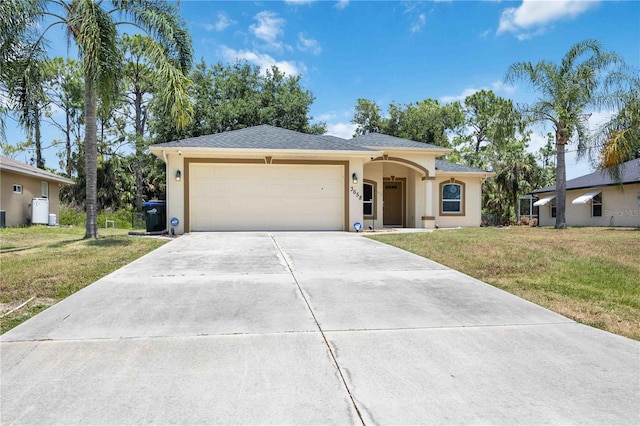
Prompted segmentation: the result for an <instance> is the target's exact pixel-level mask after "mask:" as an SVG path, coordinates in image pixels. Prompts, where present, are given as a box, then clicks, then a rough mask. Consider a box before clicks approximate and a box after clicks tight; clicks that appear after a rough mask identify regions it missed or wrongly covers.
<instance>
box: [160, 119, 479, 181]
mask: <svg viewBox="0 0 640 426" xmlns="http://www.w3.org/2000/svg"><path fill="white" fill-rule="evenodd" d="M152 148H153V149H162V148H217V149H265V150H269V149H277V150H287V149H291V150H314V151H351V152H375V151H377V149H376V148H418V149H427V150H429V149H432V150H437V151H439V152H436V154H438V155H440V154H442V153H443V151H444V152H447V151H449V149H447V148H443V147H441V146H436V145H431V144H428V143H423V142H416V141H412V140H409V139H403V138H397V137H395V136H389V135H383V134H382V133H368V134H366V135H363V136H358V137H357V138H354V139H349V140H347V139H342V138H339V137H336V136H330V135H310V134H307V133H300V132H296V131H293V130H287V129H283V128H280V127H274V126H270V125H268V124H262V125H260V126H254V127H247V128H245V129H240V130H232V131H229V132H222V133H214V134H212V135H205V136H198V137H195V138H188V139H182V140H178V141H173V142H167V143H161V144H156V145H152ZM436 170H442V171H446V172H456V173H488V172H486V171H485V170H481V169H477V168H474V167H467V166H462V165H460V164H454V163H450V162H448V161H444V160H436Z"/></svg>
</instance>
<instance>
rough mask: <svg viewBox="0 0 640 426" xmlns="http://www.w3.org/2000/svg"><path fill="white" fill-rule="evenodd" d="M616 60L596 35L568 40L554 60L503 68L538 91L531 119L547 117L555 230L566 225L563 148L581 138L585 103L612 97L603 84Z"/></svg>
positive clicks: (512, 78)
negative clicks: (552, 136)
mask: <svg viewBox="0 0 640 426" xmlns="http://www.w3.org/2000/svg"><path fill="white" fill-rule="evenodd" d="M618 64H622V60H621V59H620V58H619V57H618V56H617V55H616V54H615V53H613V52H608V51H605V50H603V48H602V46H601V45H600V43H599V42H597V41H596V40H585V41H582V42H579V43H576V44H574V45H573V46H572V47H571V48H570V49H569V51H568V52H567V53H566V54H565V55H564V57H563V58H562V61H561V62H560V63H559V64H556V63H553V62H550V61H540V62H538V63H536V64H532V63H531V62H517V63H515V64H513V65H511V66H510V67H509V70H508V71H507V75H506V77H505V80H506V81H507V82H514V81H515V80H517V79H525V80H528V81H529V83H530V84H531V86H532V87H533V88H534V89H535V90H536V91H537V92H538V94H539V95H540V98H539V100H538V101H537V102H535V103H533V104H532V105H529V106H528V107H526V108H525V111H524V113H525V115H527V116H529V117H530V118H531V119H532V120H533V121H549V122H551V124H552V126H553V129H554V132H555V142H556V149H557V152H556V224H555V227H556V229H564V228H566V227H567V223H566V220H565V205H566V180H567V178H566V165H565V147H566V145H567V144H568V143H569V142H570V141H571V140H572V139H573V138H577V142H578V145H584V144H586V143H587V136H588V128H587V119H588V118H589V115H588V114H587V111H588V109H589V108H593V107H601V106H603V105H608V104H609V103H610V102H611V101H612V97H611V96H608V95H607V94H606V91H605V89H606V87H605V85H604V84H603V83H604V81H605V79H606V78H607V77H609V76H613V75H614V74H613V73H609V75H607V71H609V70H610V69H611V67H612V66H614V65H618Z"/></svg>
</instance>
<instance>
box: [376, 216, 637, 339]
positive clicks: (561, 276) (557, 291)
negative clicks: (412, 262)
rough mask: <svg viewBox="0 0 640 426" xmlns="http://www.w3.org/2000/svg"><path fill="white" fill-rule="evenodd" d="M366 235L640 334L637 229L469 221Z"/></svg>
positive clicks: (570, 313) (580, 317) (600, 324)
mask: <svg viewBox="0 0 640 426" xmlns="http://www.w3.org/2000/svg"><path fill="white" fill-rule="evenodd" d="M370 238H372V239H375V240H377V241H381V242H383V243H386V244H390V245H393V246H396V247H399V248H401V249H404V250H407V251H410V252H412V253H415V254H417V255H420V256H423V257H426V258H429V259H431V260H434V261H436V262H438V263H441V264H443V265H445V266H448V267H450V268H453V269H456V270H458V271H460V272H463V273H465V274H467V275H470V276H472V277H474V278H477V279H479V280H481V281H484V282H487V283H489V284H491V285H493V286H495V287H498V288H500V289H503V290H505V291H508V292H510V293H512V294H515V295H516V296H519V297H521V298H523V299H526V300H529V301H531V302H533V303H536V304H538V305H541V306H543V307H545V308H547V309H550V310H552V311H554V312H557V313H559V314H561V315H564V316H566V317H568V318H571V319H573V320H575V321H577V322H580V323H583V324H587V325H590V326H593V327H597V328H600V329H603V330H606V331H609V332H611V333H615V334H619V335H622V336H626V337H629V338H632V339H635V340H640V282H639V281H638V277H640V230H639V229H629V228H569V229H566V230H556V229H553V228H530V227H511V228H467V229H440V230H436V231H434V232H431V233H412V234H411V233H410V234H400V233H398V234H394V233H388V234H380V235H373V236H370Z"/></svg>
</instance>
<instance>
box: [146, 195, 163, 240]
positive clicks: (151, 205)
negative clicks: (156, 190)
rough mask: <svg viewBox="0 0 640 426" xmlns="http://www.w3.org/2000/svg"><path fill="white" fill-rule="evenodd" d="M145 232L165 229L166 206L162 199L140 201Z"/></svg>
mask: <svg viewBox="0 0 640 426" xmlns="http://www.w3.org/2000/svg"><path fill="white" fill-rule="evenodd" d="M142 210H143V211H144V220H145V222H146V224H147V232H159V231H164V230H165V229H167V208H166V202H165V201H163V200H151V201H147V202H146V203H142Z"/></svg>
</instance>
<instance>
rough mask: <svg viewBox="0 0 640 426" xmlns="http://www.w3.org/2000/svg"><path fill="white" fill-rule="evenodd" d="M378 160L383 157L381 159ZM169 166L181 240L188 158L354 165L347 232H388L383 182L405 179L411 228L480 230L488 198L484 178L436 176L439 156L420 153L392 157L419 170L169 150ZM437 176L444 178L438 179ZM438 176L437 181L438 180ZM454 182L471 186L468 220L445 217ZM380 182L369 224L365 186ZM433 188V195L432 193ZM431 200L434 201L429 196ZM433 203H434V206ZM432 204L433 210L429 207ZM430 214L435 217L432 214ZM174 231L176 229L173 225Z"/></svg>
mask: <svg viewBox="0 0 640 426" xmlns="http://www.w3.org/2000/svg"><path fill="white" fill-rule="evenodd" d="M376 155H377V154H376ZM164 156H165V159H166V162H167V221H170V220H171V218H173V217H175V218H177V219H178V220H179V221H180V224H179V225H178V226H176V227H173V228H174V231H175V232H176V233H177V234H182V233H184V232H185V228H184V225H185V219H186V218H185V214H186V209H185V207H186V206H185V205H184V191H185V178H186V177H187V175H188V173H185V158H194V159H195V158H210V157H212V156H213V157H216V158H230V159H241V158H246V159H264V158H265V157H266V156H273V159H274V160H287V159H289V160H300V159H304V160H312V161H323V160H334V161H335V160H338V161H345V160H346V161H348V164H349V166H348V179H349V180H348V182H347V184H346V188H347V192H346V194H345V196H346V197H347V204H348V216H347V218H346V221H347V223H346V224H345V229H346V230H347V231H353V225H354V223H355V222H361V223H362V224H363V228H364V229H365V230H366V229H367V228H368V227H369V226H372V227H374V228H381V227H382V226H383V202H382V201H383V200H382V198H383V182H384V180H385V179H391V178H393V179H403V180H405V181H406V186H405V203H404V223H405V227H408V228H423V227H433V226H434V225H435V224H436V223H437V224H438V225H439V226H440V227H458V226H467V227H475V226H480V221H481V209H482V197H481V182H482V177H479V176H476V175H474V176H468V175H465V174H459V175H451V174H442V172H439V171H438V172H437V171H436V170H435V156H434V154H424V153H419V152H418V153H416V152H404V151H402V152H401V151H398V152H396V151H390V152H389V153H388V157H389V158H390V159H391V160H393V159H402V160H407V161H409V162H411V163H413V164H407V163H402V162H399V161H381V160H379V157H376V156H373V157H365V156H363V155H361V154H360V155H340V154H339V153H337V154H335V155H323V154H321V153H300V152H291V153H282V152H280V153H267V152H263V153H261V152H248V153H245V154H239V153H238V151H232V150H229V151H228V152H224V151H219V152H216V153H215V155H212V154H211V152H210V151H204V150H203V151H198V150H188V151H187V150H185V151H183V152H182V155H179V154H178V150H175V149H174V150H167V151H166V152H165V153H164ZM423 169H426V170H427V171H428V180H423V175H424V171H423ZM177 170H180V171H181V173H182V177H183V179H182V180H181V181H179V182H178V181H176V180H175V174H176V171H177ZM353 173H356V175H357V176H358V183H356V184H354V183H353V182H352V180H351V175H352V174H353ZM436 173H438V174H437V175H436ZM434 176H436V178H435V179H434ZM451 177H454V178H455V179H456V180H459V181H463V182H464V183H465V203H464V204H465V214H464V215H460V216H441V215H440V214H439V206H440V205H439V202H440V201H439V183H440V182H441V181H443V180H448V179H450V178H451ZM365 179H367V180H370V181H374V182H375V184H376V203H375V210H376V216H375V219H371V218H366V219H365V218H364V217H363V212H362V198H361V196H362V195H363V183H364V180H365ZM429 188H430V192H429ZM428 194H429V195H428ZM429 200H431V202H430V203H429ZM429 204H431V208H429V207H428V205H429ZM429 212H430V213H431V214H429ZM426 216H433V217H434V218H435V220H423V217H426ZM167 226H168V228H169V229H171V228H172V227H171V226H170V224H169V223H168V224H167Z"/></svg>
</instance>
